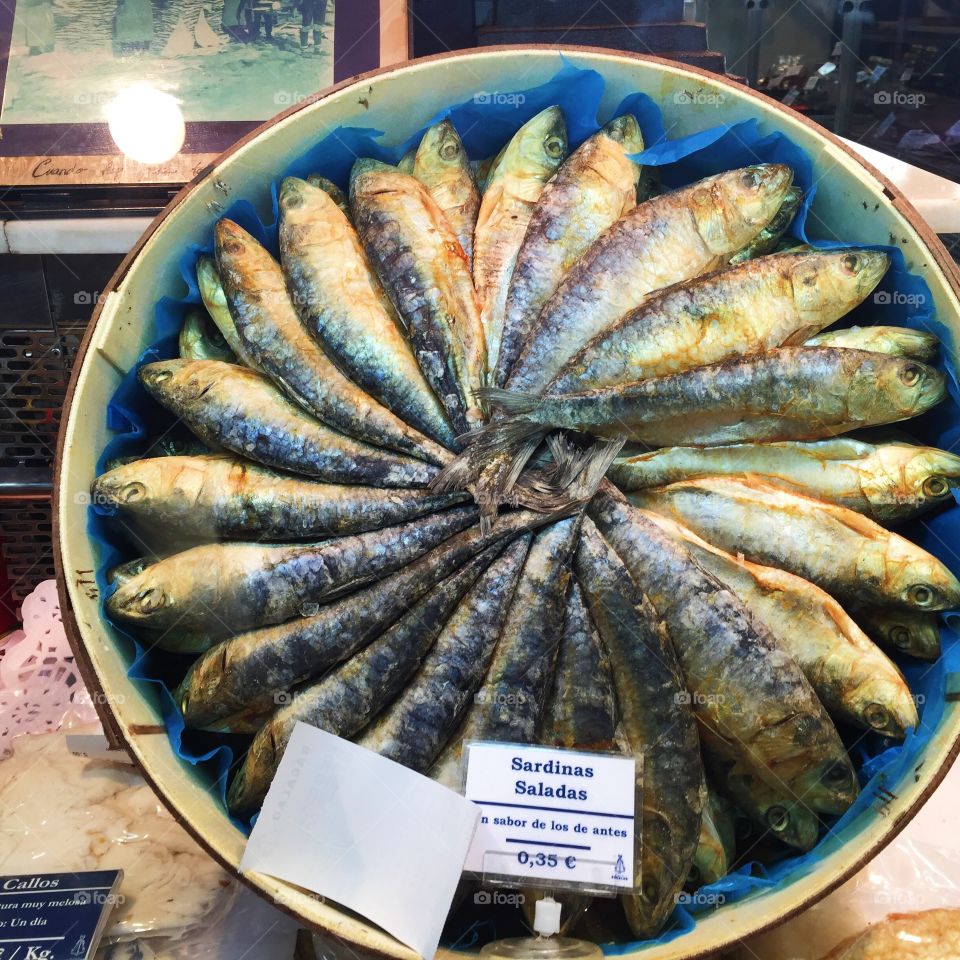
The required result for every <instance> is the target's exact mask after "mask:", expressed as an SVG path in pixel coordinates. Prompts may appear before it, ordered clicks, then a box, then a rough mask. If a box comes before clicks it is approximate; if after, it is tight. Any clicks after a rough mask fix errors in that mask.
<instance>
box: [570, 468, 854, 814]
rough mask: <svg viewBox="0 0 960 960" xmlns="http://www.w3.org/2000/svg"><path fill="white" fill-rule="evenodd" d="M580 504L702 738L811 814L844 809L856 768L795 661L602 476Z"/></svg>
mask: <svg viewBox="0 0 960 960" xmlns="http://www.w3.org/2000/svg"><path fill="white" fill-rule="evenodd" d="M588 509H589V514H590V516H591V518H592V519H593V520H594V522H595V523H596V525H597V527H598V528H599V530H600V532H601V533H602V534H603V536H604V537H605V538H606V540H607V541H608V542H609V544H610V545H611V546H612V547H613V549H614V550H615V551H616V552H617V553H618V554H619V556H620V557H621V559H622V560H623V562H624V565H625V566H626V568H627V570H628V571H629V572H630V575H631V577H632V579H633V581H634V582H635V583H636V585H637V588H638V589H639V590H641V591H642V592H643V594H644V595H645V596H646V597H647V598H648V599H649V601H650V603H651V604H652V605H653V607H654V609H655V610H656V612H657V615H658V617H659V618H660V619H661V620H662V621H663V622H664V624H665V625H666V628H667V630H668V631H669V634H670V637H671V638H672V640H673V644H674V647H675V649H676V653H677V659H678V660H679V662H680V667H681V669H682V671H683V675H684V680H685V683H686V687H687V689H688V690H689V691H690V693H691V694H692V695H693V700H694V703H693V707H694V713H695V714H696V717H697V720H698V722H699V724H700V735H701V738H702V739H703V741H704V743H706V744H709V746H710V748H711V749H712V750H713V751H714V752H715V753H721V754H725V755H729V756H731V757H733V758H734V759H736V760H737V761H739V762H742V763H743V764H745V765H746V766H747V767H748V769H749V770H750V771H751V772H752V773H753V774H754V775H755V776H757V777H758V778H760V779H761V780H763V781H764V782H766V783H768V784H769V785H770V786H772V787H774V788H777V789H784V787H785V786H786V787H787V788H789V790H790V791H791V792H793V793H795V794H796V795H797V796H800V797H804V798H805V799H806V802H807V803H808V805H809V806H810V807H811V808H813V809H815V810H820V811H822V812H826V813H842V812H843V811H844V810H846V809H847V808H848V807H849V806H850V804H851V803H852V802H853V800H854V798H855V797H856V795H857V781H856V774H855V773H854V770H853V766H852V765H851V763H850V759H849V757H848V756H847V753H846V751H845V750H844V747H843V744H842V743H841V742H840V738H839V736H838V735H837V731H836V729H835V728H834V726H833V724H832V723H831V721H830V719H829V717H827V715H826V713H825V711H824V709H823V706H822V705H821V704H820V701H819V700H818V699H817V697H816V694H815V693H814V692H813V689H812V688H811V687H810V684H809V682H808V681H807V679H806V677H804V675H803V673H802V671H801V670H800V667H799V666H798V665H797V663H796V661H795V660H794V659H793V658H792V657H790V656H789V655H788V654H787V653H785V652H784V651H783V650H781V649H780V647H779V645H778V644H777V643H776V641H775V640H774V638H773V637H772V636H771V635H770V633H769V632H768V631H767V629H766V628H765V627H763V626H762V625H761V624H759V623H758V622H757V621H756V620H755V619H754V618H753V617H752V616H751V614H750V612H749V611H748V609H747V608H746V607H745V606H744V604H743V602H742V601H741V600H740V599H739V598H738V597H737V596H736V595H735V594H734V593H733V592H732V591H731V590H729V589H728V588H727V587H725V586H724V585H723V584H722V583H720V581H719V580H717V579H716V577H714V576H712V575H711V574H708V573H707V572H706V571H705V570H703V568H702V567H700V565H699V564H698V563H697V562H696V561H695V559H694V558H693V557H692V556H691V555H690V552H689V551H688V550H687V549H686V548H685V547H683V546H682V545H681V544H679V543H677V542H676V541H674V540H672V539H671V538H670V537H669V536H668V535H667V534H666V533H665V532H664V531H663V530H661V529H660V528H659V527H658V526H657V525H656V524H655V523H653V522H652V521H651V520H648V519H646V518H645V517H644V516H643V515H642V514H641V513H640V511H638V510H637V509H636V508H634V507H631V506H630V504H629V503H627V502H626V500H625V499H624V498H623V496H622V495H621V494H620V493H619V492H618V491H617V490H616V489H615V488H614V487H613V486H612V485H611V484H610V483H609V482H608V481H604V483H603V485H602V487H601V489H600V492H599V493H598V494H597V496H596V497H594V499H593V500H592V501H591V504H590V507H589V508H588Z"/></svg>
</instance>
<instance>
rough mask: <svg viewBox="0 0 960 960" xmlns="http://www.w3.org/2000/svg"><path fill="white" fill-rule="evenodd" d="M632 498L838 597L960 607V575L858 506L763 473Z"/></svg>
mask: <svg viewBox="0 0 960 960" xmlns="http://www.w3.org/2000/svg"><path fill="white" fill-rule="evenodd" d="M630 499H631V501H632V502H634V503H636V504H637V505H638V506H641V507H644V508H645V509H650V510H655V511H657V512H658V513H663V514H666V515H667V516H669V517H670V518H671V519H673V520H676V521H678V522H679V523H681V524H683V525H684V526H686V527H689V528H690V529H691V530H693V531H694V533H696V534H698V535H699V536H700V537H702V538H703V539H704V540H706V541H707V542H708V543H712V544H713V545H714V546H716V547H720V548H721V549H723V550H726V551H727V552H728V553H732V554H734V555H735V556H740V555H742V556H744V557H745V558H746V559H748V560H751V561H752V562H753V563H760V564H763V565H764V566H768V567H779V568H781V569H783V570H786V571H787V572H789V573H793V574H796V575H797V576H798V577H802V578H803V579H804V580H809V581H811V582H812V583H815V584H817V586H819V587H822V588H823V589H824V590H826V591H827V593H829V594H831V595H833V596H834V597H837V598H838V599H839V600H841V601H852V602H855V603H860V604H864V603H866V604H871V605H875V606H879V607H895V608H898V609H906V610H913V611H915V612H923V613H932V612H935V611H938V610H951V609H955V608H956V607H958V606H960V581H958V580H957V578H956V577H955V576H954V575H953V573H951V571H950V570H949V569H948V568H947V566H946V565H945V564H944V563H943V562H942V561H940V560H939V559H937V558H936V557H934V556H933V555H932V554H930V553H927V551H926V550H923V549H922V548H920V547H918V546H917V545H916V544H914V543H911V542H910V541H909V540H907V539H906V538H904V537H901V536H900V535H899V534H896V533H893V532H892V531H890V530H887V529H886V528H885V527H882V526H881V525H880V524H879V523H876V522H875V521H874V520H871V519H869V518H868V517H864V516H862V515H861V514H859V513H856V512H855V511H853V510H847V509H846V508H844V507H838V506H836V505H835V504H831V503H825V502H823V501H821V500H815V499H814V498H813V497H806V496H803V495H802V494H799V493H791V492H790V491H789V490H785V489H783V488H782V487H778V486H777V485H776V484H772V483H768V482H766V481H765V480H764V479H763V478H760V477H753V476H751V475H750V474H744V475H743V476H741V477H713V478H706V479H703V480H684V481H681V482H679V483H674V484H670V485H669V486H667V487H659V488H657V490H656V491H650V490H647V491H637V492H636V493H632V494H630Z"/></svg>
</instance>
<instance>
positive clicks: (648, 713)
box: [576, 518, 706, 937]
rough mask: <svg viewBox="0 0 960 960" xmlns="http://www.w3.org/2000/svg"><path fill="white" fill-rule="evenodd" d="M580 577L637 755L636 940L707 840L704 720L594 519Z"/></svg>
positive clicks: (587, 523)
mask: <svg viewBox="0 0 960 960" xmlns="http://www.w3.org/2000/svg"><path fill="white" fill-rule="evenodd" d="M576 574H577V581H578V582H579V584H580V586H581V588H582V589H583V594H584V598H585V600H586V602H587V606H588V607H589V610H590V614H591V616H592V618H593V621H594V623H595V624H596V626H597V629H598V630H599V632H600V636H601V637H602V638H603V641H604V645H605V647H606V649H607V652H608V654H609V656H610V662H611V666H612V668H613V678H614V684H615V688H616V698H617V705H618V708H619V711H620V727H619V731H620V738H621V749H622V750H623V752H625V753H627V754H630V755H632V756H634V757H635V758H636V759H637V799H636V805H637V807H638V813H639V819H640V823H639V824H638V825H637V828H636V834H635V837H636V839H635V843H634V859H635V866H634V877H635V878H636V879H635V889H634V892H633V893H632V894H631V895H628V896H625V897H623V898H622V899H623V905H624V912H625V913H626V916H627V922H628V923H629V924H630V927H631V929H632V930H633V932H634V934H635V935H637V936H640V937H650V936H654V935H655V934H656V933H657V932H658V931H659V930H660V928H661V927H662V926H663V924H664V922H665V921H666V919H667V917H668V916H669V915H670V914H671V913H672V912H673V908H674V906H675V905H676V902H677V900H676V897H677V894H678V893H679V892H680V889H681V888H682V887H683V884H684V882H685V881H686V879H687V876H688V874H689V872H690V867H691V865H692V863H693V857H694V854H695V852H696V849H697V842H698V840H699V837H700V818H701V813H702V811H703V805H704V802H705V799H706V785H705V782H704V774H703V764H702V763H701V760H700V741H699V738H698V736H697V722H696V720H695V719H694V713H693V710H692V709H691V706H690V697H689V696H688V695H687V693H686V689H685V687H684V679H683V676H682V675H681V673H680V666H679V664H678V663H677V656H676V654H675V653H674V650H673V644H672V642H671V638H670V634H669V633H668V632H667V629H666V627H665V625H664V623H663V621H662V620H661V619H660V617H659V616H658V614H657V611H656V610H655V609H654V607H653V606H652V604H651V603H650V601H649V600H648V599H647V598H646V597H645V596H644V594H643V592H642V591H641V590H640V588H639V587H638V586H637V584H636V582H635V580H634V579H633V577H632V576H631V575H630V573H629V571H628V570H627V568H626V566H625V565H624V563H623V561H622V560H621V559H620V557H619V556H618V555H617V553H616V551H615V550H614V549H613V547H611V546H610V544H609V543H608V542H607V541H606V540H605V539H604V538H603V536H602V535H601V534H600V532H599V531H598V529H597V527H596V526H595V525H594V523H593V522H592V521H591V520H590V519H589V518H588V519H585V520H584V522H583V535H582V537H581V540H580V544H579V546H578V548H577V555H576Z"/></svg>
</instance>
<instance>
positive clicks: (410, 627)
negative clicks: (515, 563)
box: [227, 544, 502, 815]
mask: <svg viewBox="0 0 960 960" xmlns="http://www.w3.org/2000/svg"><path fill="white" fill-rule="evenodd" d="M501 549H502V544H495V545H494V546H492V547H488V548H487V549H486V550H485V551H484V552H483V553H482V554H480V555H479V556H478V557H476V558H475V559H473V560H471V561H470V562H469V563H467V564H465V565H464V566H463V567H461V568H460V569H459V570H458V571H456V572H455V573H453V574H451V575H450V576H449V577H447V579H445V580H443V581H441V582H440V583H438V584H437V586H436V587H435V588H434V589H433V590H432V591H430V592H429V593H428V594H426V595H425V596H424V597H422V598H421V599H420V600H419V601H417V603H416V604H415V605H414V606H413V607H412V608H411V609H410V611H409V612H408V613H406V614H404V616H402V617H401V618H400V619H399V620H398V621H397V622H396V623H395V624H393V626H391V627H390V628H389V629H387V630H386V631H385V632H384V633H383V634H381V635H380V636H379V637H377V639H376V640H374V641H373V642H372V643H371V644H370V645H369V646H368V647H366V649H364V650H363V651H361V652H360V653H358V654H357V655H356V656H354V657H352V658H351V659H350V660H348V661H347V662H346V663H344V664H342V665H341V666H339V667H337V668H336V669H335V670H333V671H331V672H330V673H328V674H327V675H326V676H325V677H324V678H323V679H322V680H320V681H319V682H317V683H314V684H311V685H309V686H305V687H302V688H299V689H297V690H294V691H293V692H292V694H291V699H290V702H289V703H287V704H285V705H284V706H282V707H280V708H279V709H278V710H277V711H276V712H275V713H274V714H273V715H272V716H270V717H269V719H267V720H266V722H265V723H264V724H263V726H262V727H261V728H260V729H259V731H258V732H257V734H256V736H255V737H254V738H253V742H252V743H251V744H250V747H249V749H248V750H247V754H246V757H245V758H244V761H243V765H242V767H241V768H240V770H239V771H238V772H237V775H236V777H235V778H234V780H233V782H232V783H231V784H230V789H229V791H228V793H227V804H228V806H229V808H230V811H231V812H232V813H233V814H235V815H236V814H238V813H239V814H243V813H252V812H253V811H255V810H257V809H258V808H259V807H260V804H261V803H262V802H263V798H264V796H265V795H266V792H267V788H268V787H269V786H270V782H271V780H272V779H273V776H274V774H275V773H276V770H277V765H278V764H279V763H280V759H281V757H282V756H283V753H284V750H285V749H286V746H287V743H288V741H289V739H290V734H291V733H292V732H293V728H294V726H296V724H297V723H301V722H302V723H309V724H310V725H311V726H313V727H317V728H319V729H320V730H326V731H327V732H328V733H333V734H336V736H338V737H352V736H353V735H354V734H356V733H357V732H358V731H359V730H360V729H362V728H363V727H364V726H366V724H367V723H368V722H369V721H370V720H372V719H373V717H375V716H376V715H377V713H378V712H379V711H380V710H382V709H383V708H384V706H385V705H386V704H388V703H389V702H390V701H391V700H392V699H393V698H394V697H395V696H397V695H398V694H399V693H400V692H401V691H402V689H403V686H404V684H405V683H406V682H407V680H408V679H409V678H410V677H411V676H412V674H413V673H414V672H415V671H416V669H417V667H418V666H419V665H420V662H421V661H422V659H423V657H424V656H425V655H426V654H427V653H428V652H429V650H430V648H431V647H432V646H433V643H434V641H435V640H436V639H437V637H438V635H439V634H440V632H441V630H442V629H443V626H444V624H445V623H446V622H447V620H448V619H449V618H450V616H451V615H452V613H453V611H454V609H455V607H456V606H457V604H458V603H459V602H460V600H461V599H462V598H463V595H464V594H465V593H466V592H467V590H469V589H470V587H471V586H472V585H473V584H474V582H475V581H476V579H477V577H479V576H480V574H481V573H483V571H484V570H486V568H487V567H488V566H489V565H490V563H491V562H492V561H493V560H494V559H495V558H496V556H497V554H498V553H499V552H500V551H501Z"/></svg>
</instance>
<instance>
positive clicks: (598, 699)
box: [539, 579, 617, 752]
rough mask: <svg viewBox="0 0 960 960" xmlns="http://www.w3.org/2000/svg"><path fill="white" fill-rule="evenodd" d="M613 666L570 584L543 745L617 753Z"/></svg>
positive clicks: (578, 592)
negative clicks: (615, 751)
mask: <svg viewBox="0 0 960 960" xmlns="http://www.w3.org/2000/svg"><path fill="white" fill-rule="evenodd" d="M616 734H617V704H616V694H615V692H614V684H613V668H612V666H611V664H610V657H609V656H608V654H607V651H606V647H605V645H604V642H603V639H602V637H601V636H600V634H599V632H598V631H597V628H596V626H595V624H594V622H593V619H592V617H591V616H590V612H589V610H588V609H587V605H586V600H585V599H584V596H583V590H582V588H581V587H580V584H579V583H577V581H576V579H574V580H573V582H572V583H571V584H570V593H569V595H568V597H567V609H566V615H565V618H564V623H563V632H562V634H561V636H560V652H559V654H558V656H557V667H556V675H555V677H554V681H553V690H552V692H551V694H550V699H549V700H548V701H547V707H546V710H545V711H544V717H543V725H542V727H541V730H540V737H539V739H540V742H541V743H543V744H546V745H549V746H554V747H564V748H565V749H567V750H600V751H608V752H609V751H613V750H616V749H617V740H616Z"/></svg>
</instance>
